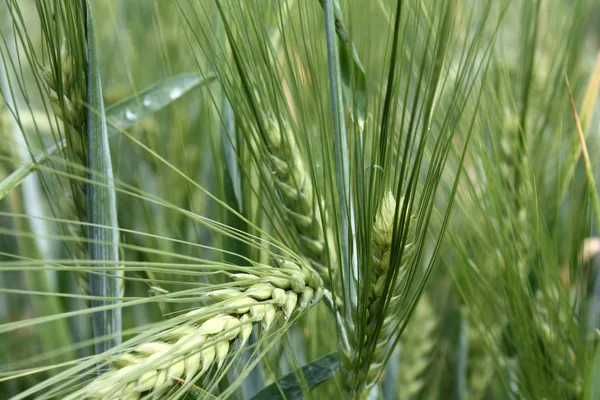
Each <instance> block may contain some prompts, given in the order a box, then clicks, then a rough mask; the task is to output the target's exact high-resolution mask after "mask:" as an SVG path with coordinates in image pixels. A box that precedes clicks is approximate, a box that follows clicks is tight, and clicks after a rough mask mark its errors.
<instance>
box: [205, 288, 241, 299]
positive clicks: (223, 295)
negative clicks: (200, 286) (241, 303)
mask: <svg viewBox="0 0 600 400" xmlns="http://www.w3.org/2000/svg"><path fill="white" fill-rule="evenodd" d="M206 295H207V296H209V297H211V298H213V299H215V300H217V301H223V300H229V299H232V298H235V297H241V296H242V292H240V291H239V290H235V289H219V290H213V291H212V292H208V293H206Z"/></svg>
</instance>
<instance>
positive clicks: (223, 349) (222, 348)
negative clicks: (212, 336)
mask: <svg viewBox="0 0 600 400" xmlns="http://www.w3.org/2000/svg"><path fill="white" fill-rule="evenodd" d="M228 352H229V341H228V340H222V341H220V342H217V343H216V344H215V353H216V357H217V366H218V367H219V368H221V366H223V363H224V362H225V360H226V359H227V353H228Z"/></svg>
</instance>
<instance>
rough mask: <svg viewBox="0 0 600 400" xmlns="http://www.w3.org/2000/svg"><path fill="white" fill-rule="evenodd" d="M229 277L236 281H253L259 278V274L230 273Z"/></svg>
mask: <svg viewBox="0 0 600 400" xmlns="http://www.w3.org/2000/svg"><path fill="white" fill-rule="evenodd" d="M229 277H230V278H231V279H233V280H234V281H251V280H255V279H259V278H258V276H256V275H253V274H230V275H229Z"/></svg>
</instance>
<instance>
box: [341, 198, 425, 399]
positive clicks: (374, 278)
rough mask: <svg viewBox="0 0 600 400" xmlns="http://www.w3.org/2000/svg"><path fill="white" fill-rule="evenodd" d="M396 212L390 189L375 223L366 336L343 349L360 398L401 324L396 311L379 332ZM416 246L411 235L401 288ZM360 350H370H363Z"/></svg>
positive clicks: (352, 388)
mask: <svg viewBox="0 0 600 400" xmlns="http://www.w3.org/2000/svg"><path fill="white" fill-rule="evenodd" d="M403 200H404V199H401V200H400V201H401V203H400V205H399V207H398V208H399V209H400V210H401V209H402V202H403ZM395 212H396V199H395V198H394V195H393V194H392V193H391V192H388V193H387V194H386V195H385V196H384V198H383V200H382V202H381V205H380V207H379V209H378V211H377V214H376V216H375V223H374V224H373V236H372V242H373V243H372V249H373V263H372V271H371V287H370V288H369V297H368V306H367V310H368V313H367V320H366V329H365V335H364V337H362V338H355V340H354V341H353V342H354V345H353V348H351V349H348V353H345V352H343V354H342V355H343V357H342V376H343V377H344V380H343V381H344V384H345V387H346V390H347V392H348V393H354V394H357V395H358V396H359V397H360V396H365V395H367V394H368V392H369V390H370V388H371V387H372V386H373V385H374V384H375V382H376V379H377V377H378V376H379V374H380V373H381V371H382V370H383V367H384V365H383V361H384V360H383V358H384V355H385V351H386V348H387V346H388V345H389V342H390V337H391V335H392V333H393V332H391V330H392V328H393V327H394V326H397V322H398V321H397V318H396V317H395V315H396V314H393V315H388V316H386V317H385V319H384V321H383V323H382V324H381V328H380V330H379V332H378V334H377V335H375V332H376V331H377V325H378V324H379V321H380V316H381V315H382V309H381V308H382V307H383V304H384V302H383V300H384V299H383V292H384V289H385V283H386V275H387V273H388V270H389V268H390V255H391V251H392V238H393V233H394V221H395V219H396V215H395ZM411 219H412V218H411ZM399 228H400V227H399ZM413 248H414V244H413V243H412V239H411V238H410V237H408V238H407V239H406V241H405V246H404V251H403V253H402V260H401V263H400V267H399V268H400V269H399V271H398V280H397V281H396V282H397V287H401V284H399V282H401V281H402V277H403V275H404V274H405V273H406V269H407V263H408V259H409V257H410V255H411V254H412V252H413ZM393 289H394V288H392V290H393ZM392 293H394V292H392ZM397 298H398V296H397V295H394V296H393V297H392V301H393V300H394V299H397ZM355 314H356V313H355ZM360 349H369V350H368V351H363V352H361V351H360ZM344 353H345V354H344Z"/></svg>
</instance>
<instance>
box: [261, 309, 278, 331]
mask: <svg viewBox="0 0 600 400" xmlns="http://www.w3.org/2000/svg"><path fill="white" fill-rule="evenodd" d="M276 317H277V309H276V308H275V306H274V305H273V304H265V317H264V318H263V320H262V321H261V322H262V327H263V329H264V330H265V331H268V330H269V328H270V327H271V324H272V323H273V321H275V318H276Z"/></svg>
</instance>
